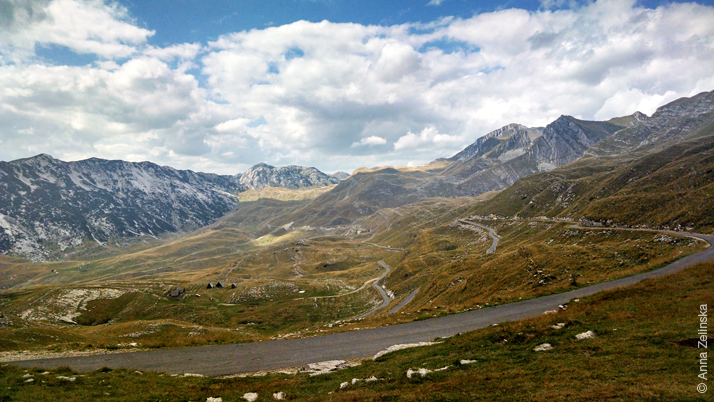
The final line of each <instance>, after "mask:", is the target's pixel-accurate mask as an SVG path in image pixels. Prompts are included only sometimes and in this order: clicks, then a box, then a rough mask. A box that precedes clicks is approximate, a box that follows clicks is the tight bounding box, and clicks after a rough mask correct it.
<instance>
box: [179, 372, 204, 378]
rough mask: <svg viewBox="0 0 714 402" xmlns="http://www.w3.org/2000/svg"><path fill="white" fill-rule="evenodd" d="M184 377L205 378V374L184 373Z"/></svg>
mask: <svg viewBox="0 0 714 402" xmlns="http://www.w3.org/2000/svg"><path fill="white" fill-rule="evenodd" d="M182 377H203V374H193V373H184V374H183V376H182Z"/></svg>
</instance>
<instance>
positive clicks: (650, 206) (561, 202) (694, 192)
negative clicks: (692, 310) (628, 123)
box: [474, 129, 714, 232]
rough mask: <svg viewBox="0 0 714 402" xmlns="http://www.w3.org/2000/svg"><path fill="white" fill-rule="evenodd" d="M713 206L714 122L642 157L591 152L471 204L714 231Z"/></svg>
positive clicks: (484, 209)
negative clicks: (689, 137) (701, 131)
mask: <svg viewBox="0 0 714 402" xmlns="http://www.w3.org/2000/svg"><path fill="white" fill-rule="evenodd" d="M712 211H714V129H711V130H710V131H709V135H706V136H703V137H700V138H696V139H693V140H689V141H685V142H681V143H679V144H675V145H672V146H670V147H668V148H665V149H663V150H661V151H659V152H654V153H651V154H647V155H645V156H642V157H640V158H636V159H632V158H631V157H629V156H620V157H614V158H605V157H601V158H593V157H589V158H584V159H581V160H579V161H576V162H574V163H572V164H569V165H566V166H562V167H560V168H558V169H555V170H552V171H550V172H545V173H540V174H535V175H532V176H529V177H526V178H523V179H521V180H519V181H518V182H516V183H515V184H514V185H513V186H512V187H510V188H508V189H506V190H504V191H502V192H501V193H500V194H498V195H497V196H496V197H494V198H493V199H491V200H490V201H488V202H486V203H484V204H483V205H480V206H478V207H477V208H476V210H475V211H474V212H475V213H479V214H490V213H496V214H501V215H518V216H522V217H534V216H550V217H567V218H571V219H579V218H581V217H584V218H586V219H589V220H593V221H599V222H602V223H604V224H608V223H612V224H616V225H620V226H628V225H630V226H648V227H669V228H682V229H687V230H697V231H700V232H709V231H711V230H712V229H713V228H714V215H713V214H712Z"/></svg>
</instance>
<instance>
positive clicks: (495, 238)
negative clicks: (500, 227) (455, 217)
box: [459, 219, 500, 254]
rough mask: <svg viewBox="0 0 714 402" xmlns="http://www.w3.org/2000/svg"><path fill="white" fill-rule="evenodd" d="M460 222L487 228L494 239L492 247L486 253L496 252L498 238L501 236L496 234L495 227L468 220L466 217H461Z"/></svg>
mask: <svg viewBox="0 0 714 402" xmlns="http://www.w3.org/2000/svg"><path fill="white" fill-rule="evenodd" d="M459 222H461V223H463V224H464V225H471V226H478V227H480V228H481V229H486V230H487V231H488V235H489V236H491V239H492V240H493V242H492V243H491V247H489V248H488V250H486V254H493V253H495V252H496V247H497V246H498V240H499V239H500V237H498V235H496V231H495V230H493V228H490V227H488V226H484V225H481V224H480V223H476V222H471V221H467V220H465V219H459Z"/></svg>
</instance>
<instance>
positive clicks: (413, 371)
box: [407, 368, 431, 378]
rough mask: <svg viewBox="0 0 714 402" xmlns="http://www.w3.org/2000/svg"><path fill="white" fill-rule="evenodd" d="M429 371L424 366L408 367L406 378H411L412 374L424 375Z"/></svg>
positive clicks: (429, 371)
mask: <svg viewBox="0 0 714 402" xmlns="http://www.w3.org/2000/svg"><path fill="white" fill-rule="evenodd" d="M429 373H431V370H429V369H425V368H420V369H417V370H412V369H409V370H407V378H412V376H413V375H414V374H421V376H422V377H424V376H425V375H427V374H429Z"/></svg>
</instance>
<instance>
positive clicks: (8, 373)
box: [0, 263, 714, 402]
mask: <svg viewBox="0 0 714 402" xmlns="http://www.w3.org/2000/svg"><path fill="white" fill-rule="evenodd" d="M712 286H714V263H706V264H700V265H698V266H696V267H693V268H690V269H687V270H685V271H683V272H680V273H678V274H675V275H671V276H668V277H666V278H661V279H654V280H646V281H644V282H642V283H640V284H638V285H635V286H632V287H628V288H623V289H617V290H613V291H608V292H603V293H601V294H598V295H594V296H590V297H587V298H583V299H581V300H580V301H579V302H575V303H571V304H570V306H569V308H568V309H567V310H565V311H561V312H560V313H558V314H555V315H545V316H540V317H537V318H533V319H529V320H524V321H518V322H513V323H507V324H503V325H499V326H497V327H489V328H486V329H483V330H478V331H474V332H470V333H466V334H462V335H460V336H455V337H452V338H450V339H446V340H445V341H444V343H442V344H439V345H435V346H430V347H422V348H415V349H407V350H403V351H399V352H395V353H391V354H388V355H386V356H383V357H381V358H379V359H378V360H377V361H371V360H367V361H364V362H363V364H362V365H360V366H358V367H354V368H350V369H347V370H344V371H339V372H335V373H332V374H327V375H321V376H316V377H309V376H307V375H304V374H298V375H295V376H290V375H282V374H278V375H267V376H264V377H247V378H226V379H221V378H195V377H187V378H177V377H171V376H170V375H168V374H165V373H154V372H144V373H141V374H139V373H136V372H134V371H132V370H109V369H103V370H98V371H95V372H90V373H75V372H72V371H71V370H69V369H57V370H51V371H50V372H49V373H48V374H41V373H43V372H44V370H40V369H29V370H24V369H21V368H18V367H15V366H12V365H3V366H2V367H0V400H7V401H11V400H33V401H74V400H96V401H147V400H148V401H159V400H161V401H205V400H206V398H208V397H219V396H220V397H221V398H223V400H224V401H226V402H230V401H239V400H242V396H243V394H244V393H246V392H257V393H258V394H259V397H260V399H259V400H272V394H273V393H276V392H281V391H282V392H284V393H285V394H286V396H287V398H288V399H289V400H296V401H318V400H319V401H322V400H328V401H357V400H359V401H378V400H393V401H435V400H440V401H457V400H469V401H472V400H484V401H523V400H528V401H552V400H569V401H593V400H613V401H660V400H667V401H698V400H707V399H706V397H707V395H704V396H702V395H700V394H698V393H697V392H696V389H695V387H696V384H697V383H698V382H699V381H698V379H697V378H696V374H697V373H698V369H699V366H698V364H697V363H698V361H697V357H698V353H699V351H698V350H697V349H695V348H692V347H690V346H687V342H683V341H686V340H688V339H691V338H694V337H695V336H696V333H697V328H698V325H699V323H698V318H697V314H698V311H699V308H698V306H699V305H700V304H704V303H707V304H709V305H710V306H711V305H712V303H714V294H713V293H712V291H711V289H712ZM559 322H562V323H565V327H564V328H563V329H554V328H552V325H554V324H555V323H559ZM585 331H593V332H595V333H596V334H597V336H596V338H594V339H586V340H577V339H576V338H575V335H576V334H579V333H582V332H585ZM546 342H547V343H550V344H551V345H553V350H551V351H547V352H534V351H533V348H534V347H535V346H537V345H539V344H542V343H546ZM462 359H472V360H476V363H474V364H468V365H461V364H459V363H458V362H459V361H460V360H462ZM445 366H451V367H450V368H449V369H447V370H445V371H441V372H436V373H431V374H429V375H427V376H425V377H423V378H422V377H419V376H416V377H413V378H411V379H409V378H407V377H406V375H405V374H406V371H407V370H408V369H409V368H413V369H416V368H420V367H423V368H427V369H432V370H433V369H436V368H440V367H445ZM27 374H30V375H32V377H23V375H27ZM58 376H65V377H75V378H76V380H75V381H74V382H68V381H67V380H62V379H58V378H57V377H58ZM370 376H376V377H377V378H379V379H380V380H379V381H377V382H373V383H365V382H359V383H357V384H356V385H349V386H347V387H346V388H344V389H340V384H341V383H342V382H351V380H352V379H353V378H361V379H364V378H368V377H370ZM27 378H33V379H34V380H35V381H33V382H31V383H25V382H24V381H26V380H27ZM710 392H711V391H710Z"/></svg>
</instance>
